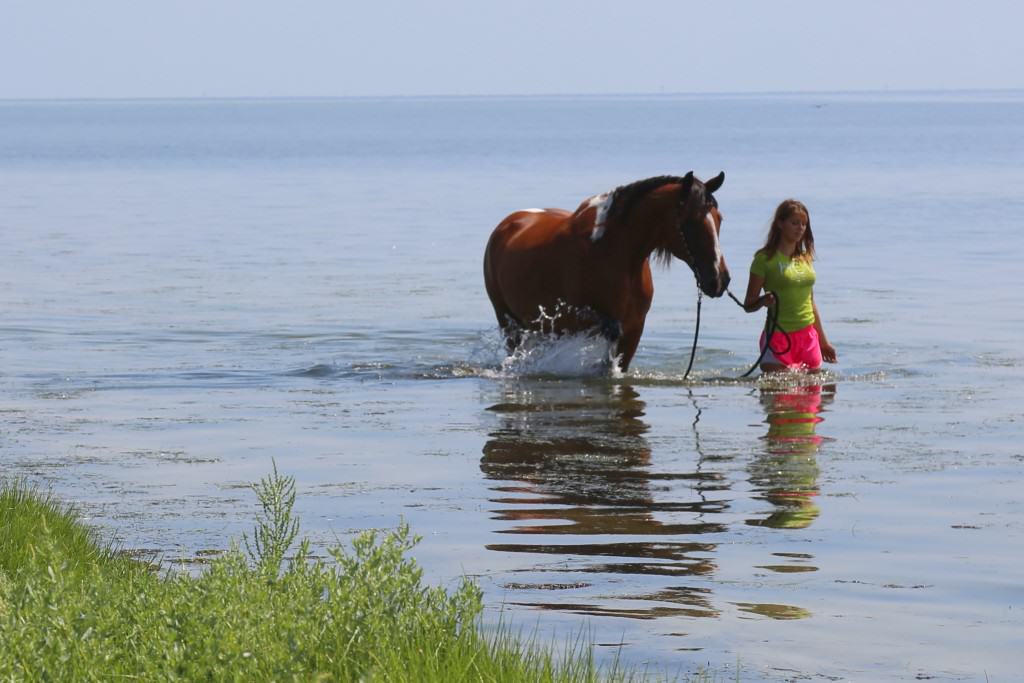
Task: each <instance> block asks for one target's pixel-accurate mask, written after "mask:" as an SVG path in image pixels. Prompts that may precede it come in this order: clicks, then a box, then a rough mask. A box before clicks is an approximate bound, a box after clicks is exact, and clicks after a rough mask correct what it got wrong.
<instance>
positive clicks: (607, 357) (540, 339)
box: [471, 330, 622, 379]
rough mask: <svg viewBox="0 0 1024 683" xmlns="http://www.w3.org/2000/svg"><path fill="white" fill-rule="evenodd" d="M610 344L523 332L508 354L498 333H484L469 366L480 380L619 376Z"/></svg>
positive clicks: (588, 336) (590, 336)
mask: <svg viewBox="0 0 1024 683" xmlns="http://www.w3.org/2000/svg"><path fill="white" fill-rule="evenodd" d="M616 361H617V356H616V355H615V350H614V345H613V344H612V342H610V341H608V340H607V339H606V338H604V337H602V336H600V335H598V334H594V333H585V332H580V333H575V334H561V335H557V334H552V333H547V332H533V331H527V332H524V333H523V335H522V340H521V341H520V343H519V345H518V346H517V347H516V348H515V349H513V351H512V352H511V353H509V352H508V350H507V348H506V346H505V340H504V337H503V336H502V335H501V333H500V332H499V331H498V330H494V331H493V332H487V333H485V334H484V335H483V336H482V338H481V341H480V345H479V346H478V348H477V349H476V350H475V351H474V353H473V359H472V362H471V365H472V366H474V368H475V369H476V370H477V371H478V373H477V374H479V375H480V376H482V377H491V378H496V379H507V378H512V377H612V378H617V377H621V376H622V372H621V370H619V368H618V364H617V362H616Z"/></svg>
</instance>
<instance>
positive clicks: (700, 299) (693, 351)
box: [683, 284, 704, 382]
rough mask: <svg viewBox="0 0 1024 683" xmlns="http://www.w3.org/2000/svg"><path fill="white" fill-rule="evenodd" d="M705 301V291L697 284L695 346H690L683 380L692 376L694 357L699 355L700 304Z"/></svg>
mask: <svg viewBox="0 0 1024 683" xmlns="http://www.w3.org/2000/svg"><path fill="white" fill-rule="evenodd" d="M703 301H704V292H702V291H701V289H700V285H699V284H698V286H697V324H696V325H695V326H694V328H693V346H692V347H690V364H689V365H687V366H686V372H684V373H683V381H684V382H685V381H686V379H687V378H688V377H689V376H690V370H691V369H693V357H694V356H696V355H697V337H698V336H699V335H700V305H701V302H703Z"/></svg>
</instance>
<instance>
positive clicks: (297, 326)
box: [0, 92, 1024, 681]
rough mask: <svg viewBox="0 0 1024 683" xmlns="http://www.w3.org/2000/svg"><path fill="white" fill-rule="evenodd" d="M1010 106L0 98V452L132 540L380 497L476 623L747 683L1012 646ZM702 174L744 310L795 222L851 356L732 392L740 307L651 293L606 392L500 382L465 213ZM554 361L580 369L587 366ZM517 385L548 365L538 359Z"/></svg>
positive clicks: (768, 99)
mask: <svg viewBox="0 0 1024 683" xmlns="http://www.w3.org/2000/svg"><path fill="white" fill-rule="evenodd" d="M1022 159H1024V93H1016V92H1010V93H933V94H913V95H907V94H878V95H844V94H834V95H800V96H767V95H765V96H750V97H651V98H637V97H630V98H537V99H532V98H519V99H381V100H372V99H367V100H330V101H212V102H206V101H157V102H153V101H139V102H134V101H125V102H29V103H20V102H5V103H0V228H2V234H3V237H4V240H3V245H2V247H0V249H2V253H3V263H4V268H3V269H2V270H0V310H2V311H3V319H2V321H0V415H2V418H3V422H2V429H0V466H2V468H3V476H4V477H5V478H13V477H24V478H27V479H28V480H29V481H31V482H35V483H38V484H40V485H41V486H44V487H48V488H50V489H52V490H53V491H54V492H55V493H56V494H58V495H59V496H60V497H62V498H64V499H66V500H68V501H72V502H74V503H75V504H76V505H78V506H79V507H80V509H81V510H82V511H83V512H84V514H85V515H86V516H87V517H88V519H89V520H90V521H91V522H92V523H93V524H95V525H97V526H99V527H100V528H101V529H102V530H103V532H104V533H105V534H106V535H107V536H108V537H110V538H113V539H116V540H117V541H118V542H119V543H120V544H122V545H123V546H125V547H128V548H133V549H141V550H150V551H155V552H157V553H160V554H161V556H162V557H163V558H164V559H166V560H174V561H176V560H181V561H183V562H186V563H187V562H188V561H190V559H191V558H194V557H195V556H196V555H197V553H199V552H200V551H206V550H211V549H223V548H225V547H226V546H227V545H228V544H229V542H230V539H231V538H237V537H239V536H240V534H241V533H243V532H244V531H247V530H248V529H249V528H250V526H251V524H252V520H253V515H254V513H255V509H256V501H255V499H254V496H253V495H252V493H251V492H250V491H249V490H247V489H246V485H247V484H248V483H250V482H253V481H256V480H258V479H259V478H260V477H262V476H264V475H266V474H267V473H268V472H269V471H270V470H271V467H272V462H274V461H276V463H277V467H278V468H279V470H281V471H282V472H284V473H287V474H292V475H294V476H295V477H296V479H297V482H298V486H299V490H300V498H299V501H298V505H297V507H298V512H299V514H300V515H301V517H302V521H303V525H304V529H305V531H306V533H308V534H310V535H311V536H312V537H313V538H314V539H316V540H317V542H319V543H330V542H335V541H342V542H344V541H346V540H347V539H348V538H349V537H350V536H351V534H352V533H354V532H356V531H358V530H360V529H366V528H391V527H394V526H395V525H397V524H398V523H399V521H400V520H401V519H405V520H407V521H408V522H409V523H410V524H411V526H412V527H413V529H414V530H415V531H416V532H418V533H419V534H421V535H422V536H423V541H422V543H421V544H420V545H419V546H418V548H417V550H416V553H415V554H416V557H417V559H418V560H419V561H420V562H421V564H422V565H423V566H424V567H425V569H426V570H427V575H428V578H429V579H430V580H431V581H432V582H435V583H441V584H444V585H452V584H453V582H455V581H457V580H458V579H459V578H460V577H462V576H464V575H469V576H472V577H474V578H475V579H476V580H477V581H478V582H479V584H480V585H481V587H482V588H483V589H484V591H485V594H486V599H487V604H488V612H487V619H488V621H489V623H496V622H497V621H498V620H499V619H505V620H506V621H507V620H511V621H512V623H514V624H517V625H520V626H522V627H523V628H524V629H526V630H527V631H532V630H534V629H537V630H538V631H539V633H540V634H541V636H542V637H548V636H550V635H551V634H554V636H555V637H565V638H572V637H574V636H575V635H577V634H578V633H579V632H580V631H581V630H584V629H585V633H586V637H587V638H590V639H592V640H593V641H594V642H595V643H596V646H595V651H596V653H597V654H598V656H599V657H600V658H601V659H602V660H607V659H610V658H612V657H615V656H620V657H621V658H622V659H624V660H625V661H626V662H627V663H632V664H639V665H642V666H648V667H649V668H650V670H651V671H652V672H656V673H657V672H662V673H668V674H670V675H671V674H675V673H677V672H680V671H689V670H693V669H694V668H696V667H698V666H701V665H707V664H710V666H711V667H712V669H714V670H717V671H722V672H724V673H725V675H727V676H732V675H733V671H734V669H735V668H736V667H737V666H739V667H740V669H741V674H740V675H741V679H742V680H770V681H775V680H791V679H799V680H804V679H807V680H820V679H821V680H849V681H882V680H893V681H899V680H915V679H919V678H934V679H939V680H947V679H948V680H971V681H974V680H977V681H983V680H987V681H1011V680H1017V679H1018V678H1019V675H1020V671H1021V670H1022V668H1024V655H1022V654H1021V650H1020V643H1021V634H1022V633H1024V582H1022V580H1021V578H1020V577H1021V570H1020V566H1021V561H1022V560H1024V552H1022V548H1024V545H1022V544H1024V449H1022V447H1021V445H1020V444H1021V427H1022V423H1024V388H1022V387H1024V384H1022V380H1024V353H1022V350H1021V338H1022V332H1024V314H1022V311H1024V308H1022V307H1021V306H1020V303H1019V301H1018V299H1017V297H1018V290H1019V288H1020V283H1021V276H1020V263H1021V259H1022V256H1024V250H1022V248H1021V245H1022V243H1024V241H1022V238H1021V229H1022V227H1024V195H1022V193H1021V188H1022V187H1024V165H1022V164H1021V160H1022ZM691 169H692V170H694V171H695V172H696V173H697V175H698V176H701V177H705V178H706V177H709V176H711V175H714V174H717V173H718V172H719V171H720V170H724V171H725V172H726V183H725V186H724V187H723V188H722V190H721V191H720V192H719V195H718V196H719V199H720V202H721V205H722V209H723V212H724V214H725V224H724V226H723V248H724V250H725V253H726V256H727V258H728V259H729V262H730V265H731V267H732V271H733V275H734V280H735V281H736V283H737V284H736V286H734V289H736V290H737V291H740V292H742V289H743V286H744V284H745V281H746V277H745V273H746V270H747V267H748V265H749V261H750V257H751V255H752V253H753V251H754V250H755V249H756V248H757V247H758V246H759V245H760V244H761V242H762V240H763V238H764V235H765V231H766V228H767V223H768V220H769V218H770V216H771V212H772V210H773V208H774V206H775V205H776V204H777V203H778V201H780V200H781V199H783V198H785V197H788V196H796V197H798V198H800V199H802V200H803V201H804V202H805V203H807V204H808V206H809V207H810V209H811V214H812V216H811V218H812V223H813V226H814V230H815V235H816V238H817V244H818V250H819V255H820V258H819V260H818V263H817V270H818V277H819V279H818V286H817V288H816V298H817V301H818V303H819V307H820V309H821V313H822V316H823V318H824V321H825V325H826V329H827V331H828V333H829V336H830V337H831V339H832V341H833V342H834V344H835V345H836V347H837V348H838V350H839V354H840V361H841V362H840V364H839V365H837V366H835V367H834V368H831V369H830V372H828V373H827V374H826V375H824V376H823V377H821V378H818V381H817V383H813V382H808V381H803V382H799V381H795V380H794V381H787V382H781V383H773V384H767V383H765V382H763V381H762V382H757V381H744V382H727V381H720V380H719V379H718V378H721V377H733V376H736V375H738V374H739V373H740V372H742V371H743V370H745V369H746V367H747V366H748V365H749V364H750V363H752V362H753V360H754V358H755V355H756V354H755V352H756V348H755V339H756V336H757V333H758V330H759V326H760V323H761V320H760V318H759V317H758V316H756V315H745V314H743V313H742V312H740V311H739V309H738V308H737V307H736V306H734V305H733V304H731V303H730V302H728V301H721V300H715V301H708V300H705V305H704V317H703V320H702V338H701V346H700V352H699V354H698V358H697V362H696V376H697V381H695V382H686V383H684V382H683V381H682V374H683V370H684V369H685V367H686V361H687V359H688V350H689V344H690V340H691V336H690V335H691V334H692V329H693V327H692V326H693V323H694V314H695V310H696V290H695V287H694V284H693V278H692V276H691V275H690V274H689V272H688V271H687V270H686V268H685V267H680V266H679V265H677V266H676V267H674V268H672V269H670V270H668V271H662V272H656V273H655V286H656V288H657V293H656V296H655V301H654V306H653V310H652V313H651V315H650V317H649V318H648V324H647V332H646V334H645V337H644V339H643V341H642V343H641V348H640V350H639V352H638V355H637V357H636V359H635V361H634V364H633V367H632V369H631V370H630V372H629V373H628V374H627V375H626V376H624V377H617V378H604V377H600V376H592V374H588V373H587V371H586V370H581V367H584V366H586V364H587V358H590V357H592V355H593V353H594V351H593V350H592V349H588V348H586V347H587V344H585V343H565V344H562V345H560V346H558V345H556V346H555V347H553V348H550V349H539V350H537V351H535V352H533V353H531V354H530V355H528V356H527V357H525V358H521V359H519V360H517V361H516V362H511V363H510V362H506V359H505V357H504V353H503V351H502V346H501V344H500V341H499V339H498V336H497V333H496V330H495V329H494V328H495V326H494V322H493V316H492V312H491V309H490V305H489V303H488V301H487V298H486V295H485V293H484V290H483V283H482V276H481V265H480V264H481V257H482V252H483V247H484V243H485V242H486V239H487V236H488V234H489V232H490V230H491V229H492V228H493V226H494V225H495V224H496V223H497V222H498V221H499V220H500V219H501V218H502V217H503V216H504V215H505V214H507V213H508V212H510V211H512V210H515V209H518V208H524V207H529V206H561V207H569V208H572V207H575V206H576V205H577V204H578V202H579V201H581V200H582V199H583V198H585V197H587V196H590V195H593V194H596V193H598V192H602V191H605V190H608V189H611V188H613V187H615V186H617V185H620V184H625V183H628V182H632V181H634V180H638V179H641V178H645V177H648V176H653V175H660V174H665V173H671V174H682V173H685V172H686V171H689V170H691ZM581 358H582V360H581ZM538 374H539V375H540V376H538Z"/></svg>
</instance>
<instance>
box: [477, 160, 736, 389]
mask: <svg viewBox="0 0 1024 683" xmlns="http://www.w3.org/2000/svg"><path fill="white" fill-rule="evenodd" d="M724 180H725V173H720V174H718V176H716V177H715V178H712V179H711V180H709V181H708V182H707V183H703V182H701V181H700V180H698V179H697V178H695V177H694V176H693V172H692V171H691V172H690V173H687V174H686V176H685V177H682V178H680V177H676V176H658V177H656V178H648V179H646V180H639V181H637V182H635V183H631V184H629V185H623V186H621V187H618V188H616V189H615V190H613V191H612V192H607V193H605V194H601V195H597V196H596V197H591V198H590V199H587V200H584V202H583V203H582V204H580V206H579V208H578V209H576V211H575V212H572V213H570V212H569V211H566V210H564V209H528V210H525V211H517V212H515V213H513V214H511V215H509V216H508V217H507V218H506V219H505V220H503V221H502V222H501V223H500V224H498V227H497V228H495V229H494V232H493V233H492V234H491V238H490V240H489V241H488V243H487V251H486V252H485V253H484V283H485V284H486V287H487V295H488V296H489V297H490V299H491V304H492V305H493V306H494V313H495V315H496V316H497V317H498V324H499V325H500V326H501V329H502V332H503V333H504V335H505V339H506V341H507V343H508V346H509V350H510V351H511V350H512V349H514V348H515V347H516V346H517V345H518V344H519V342H520V338H521V336H520V335H521V333H522V331H523V330H540V331H544V332H552V333H554V334H562V333H569V332H582V331H587V330H595V331H598V332H600V333H601V334H602V335H604V336H605V337H607V338H608V339H609V341H611V342H613V343H615V344H616V355H617V357H618V358H619V361H618V363H619V366H620V367H621V368H622V370H626V369H627V368H628V367H629V363H630V361H631V360H632V359H633V355H634V354H635V353H636V348H637V345H638V344H639V343H640V335H641V334H642V333H643V330H644V320H645V319H646V318H647V311H648V310H649V309H650V307H651V299H652V298H653V297H654V284H653V282H652V280H651V267H650V257H651V254H652V253H653V254H654V255H655V258H656V259H658V260H660V261H661V262H663V263H665V264H666V265H667V264H668V263H669V262H670V261H671V259H672V257H673V256H675V257H676V258H678V259H680V260H682V261H685V262H686V263H687V264H689V266H690V268H691V269H692V270H693V273H694V275H695V276H696V278H697V285H698V286H699V287H700V288H701V290H702V291H703V292H704V293H705V294H707V295H709V296H714V297H717V296H721V295H722V294H723V293H724V292H725V289H726V287H728V285H729V269H728V268H727V267H726V265H725V257H724V256H722V250H721V248H720V247H719V244H718V233H719V230H720V229H721V225H722V216H721V214H720V213H719V211H718V202H717V201H716V200H715V198H714V197H713V196H712V193H713V192H715V191H716V190H717V189H718V188H719V187H721V186H722V182H723V181H724Z"/></svg>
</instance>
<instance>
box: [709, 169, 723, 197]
mask: <svg viewBox="0 0 1024 683" xmlns="http://www.w3.org/2000/svg"><path fill="white" fill-rule="evenodd" d="M724 182H725V171H722V172H721V173H719V174H718V175H716V176H715V177H714V178H712V179H711V180H709V181H707V182H706V183H704V188H705V189H706V190H707V191H708V192H709V193H710V192H714V191H715V190H717V189H718V188H720V187H721V186H722V183H724Z"/></svg>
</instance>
